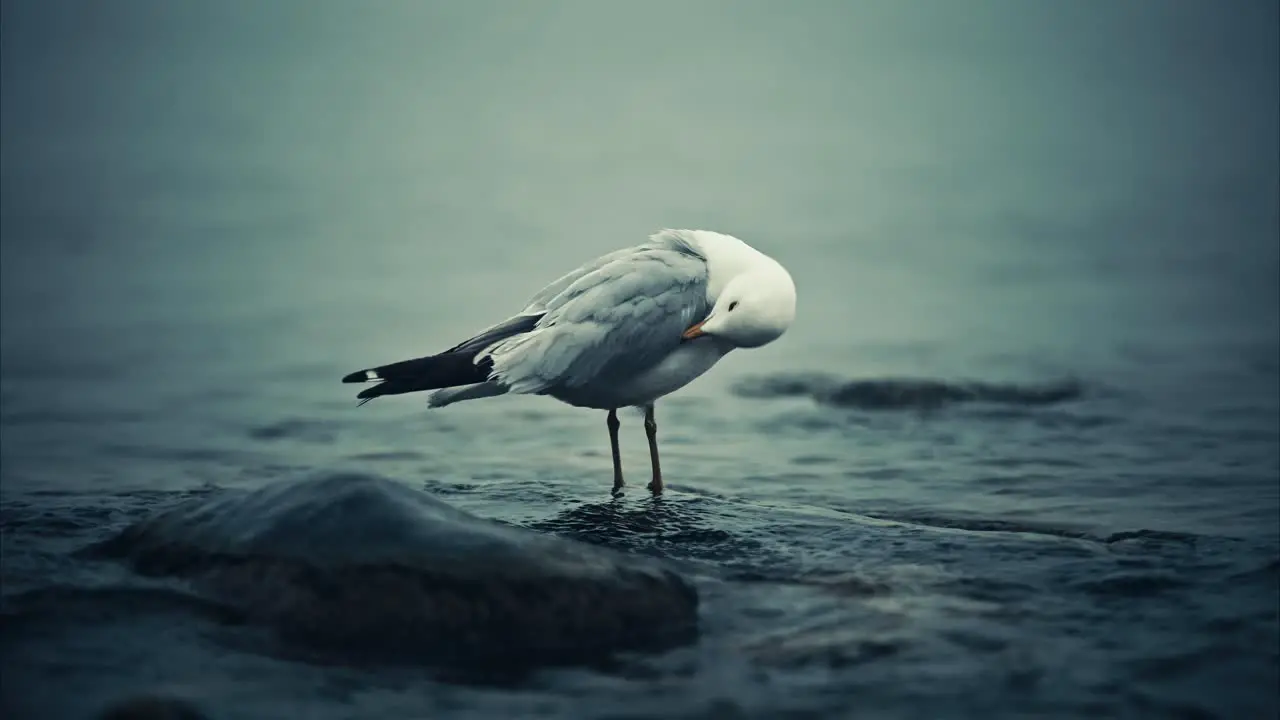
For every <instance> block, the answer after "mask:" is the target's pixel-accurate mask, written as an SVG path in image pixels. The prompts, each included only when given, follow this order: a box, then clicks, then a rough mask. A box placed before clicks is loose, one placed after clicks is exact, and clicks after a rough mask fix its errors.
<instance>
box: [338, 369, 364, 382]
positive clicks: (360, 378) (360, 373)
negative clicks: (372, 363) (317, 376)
mask: <svg viewBox="0 0 1280 720" xmlns="http://www.w3.org/2000/svg"><path fill="white" fill-rule="evenodd" d="M368 379H369V371H368V370H357V371H355V372H353V373H351V374H349V375H347V376H345V377H343V378H342V382H344V383H358V382H364V381H366V380H368Z"/></svg>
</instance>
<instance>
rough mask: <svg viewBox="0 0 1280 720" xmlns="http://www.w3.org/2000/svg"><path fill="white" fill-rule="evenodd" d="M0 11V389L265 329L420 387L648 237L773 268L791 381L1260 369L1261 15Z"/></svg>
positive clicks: (1028, 7)
mask: <svg viewBox="0 0 1280 720" xmlns="http://www.w3.org/2000/svg"><path fill="white" fill-rule="evenodd" d="M4 8H5V10H4V20H3V33H4V35H3V42H2V43H0V50H2V52H3V103H2V104H0V105H2V107H0V120H2V129H3V138H4V152H3V159H2V160H0V172H2V175H0V177H2V179H3V248H4V250H3V252H4V254H3V272H4V275H3V280H4V282H3V285H4V290H3V293H4V294H3V298H4V334H3V337H4V345H3V347H4V359H5V361H6V365H7V366H8V367H10V368H12V367H15V366H18V365H20V364H21V363H22V362H23V360H22V358H23V357H24V356H25V353H27V352H29V351H31V349H32V348H33V347H35V346H46V347H47V351H48V353H49V355H50V356H53V357H56V358H57V361H59V362H62V361H65V362H92V361H93V359H94V358H95V357H97V356H99V355H100V354H104V353H110V352H113V351H115V350H117V349H118V348H116V347H115V346H116V344H117V343H118V342H123V339H122V338H119V336H116V335H104V336H101V337H99V336H96V335H93V333H95V332H108V331H114V330H118V329H120V328H119V325H120V324H129V325H135V324H137V323H143V322H145V323H149V324H148V325H147V327H148V329H149V331H150V332H161V331H162V330H163V329H165V328H168V327H171V326H173V325H174V324H186V323H189V322H191V316H192V313H195V312H199V313H205V314H207V315H210V316H213V317H224V316H227V315H232V314H235V313H250V312H259V311H260V310H261V309H263V308H278V309H281V311H283V309H284V308H288V309H290V310H295V309H296V310H297V315H296V316H295V317H294V320H295V321H296V322H297V323H301V324H304V325H308V326H309V327H311V328H312V329H313V330H314V332H316V333H319V334H321V335H322V336H327V339H325V340H323V341H322V342H323V343H324V344H323V345H322V346H317V347H316V348H314V350H315V352H317V353H320V354H321V355H322V357H312V358H310V360H313V361H319V362H326V361H329V360H332V361H335V363H337V365H340V366H341V367H346V366H347V365H353V364H354V365H355V366H362V365H364V364H367V363H368V362H370V361H371V360H373V361H376V360H377V359H378V358H394V357H399V355H400V354H403V353H410V354H415V353H418V354H420V353H425V352H428V351H432V350H435V349H438V348H441V347H447V346H448V345H449V344H451V343H452V341H453V340H454V339H455V338H456V337H458V336H460V335H462V334H466V333H468V332H469V331H470V330H471V329H474V328H475V327H477V326H482V325H483V324H487V323H488V322H489V321H490V320H491V319H492V318H494V317H497V316H500V315H502V314H503V313H505V312H508V311H509V310H510V309H511V308H514V307H516V306H517V305H518V304H519V303H521V302H523V300H524V299H525V298H526V297H527V296H528V295H529V294H531V293H532V292H533V291H534V290H536V289H537V288H539V287H541V285H542V284H543V283H544V282H546V281H547V280H549V279H551V278H553V277H556V276H558V275H559V274H560V273H561V272H562V271H563V270H564V269H566V268H569V267H573V266H574V265H576V264H577V263H578V262H581V261H582V260H585V259H587V258H589V257H591V256H593V255H595V254H598V253H601V252H605V251H607V250H610V249H613V248H615V247H621V246H624V245H627V244H631V243H634V242H636V241H638V240H639V239H641V238H643V237H644V235H646V234H648V233H650V232H653V231H654V230H656V229H659V228H661V227H667V226H671V227H684V226H689V227H704V228H711V229H717V230H722V231H724V232H730V233H735V234H738V235H740V236H742V237H744V238H746V239H747V240H748V242H753V243H756V244H757V245H758V246H760V247H762V248H763V249H764V250H765V251H766V252H770V253H772V254H774V255H776V256H778V257H780V258H781V259H782V261H783V262H784V264H786V265H788V267H790V268H791V270H792V272H793V274H794V275H795V277H796V279H797V283H798V285H799V291H800V312H799V317H798V319H797V323H796V326H795V328H794V330H793V333H794V335H795V336H796V337H797V338H798V339H796V343H797V345H800V344H803V345H806V346H808V347H810V348H812V349H813V352H815V353H822V352H836V351H838V350H839V349H841V348H845V347H848V346H849V344H850V343H857V342H860V341H890V342H895V341H903V342H907V341H920V340H924V339H927V340H930V341H945V340H946V339H948V338H953V337H955V338H969V339H972V338H974V337H975V335H977V336H982V337H991V338H999V339H1001V340H1008V339H1009V338H1008V336H1010V335H1011V334H1016V335H1017V336H1018V338H1017V342H1019V343H1020V344H1021V345H1022V346H1024V347H1033V346H1038V345H1050V346H1065V347H1068V348H1071V349H1073V350H1074V351H1077V352H1079V353H1081V354H1082V355H1088V354H1089V353H1090V349H1091V348H1094V347H1097V346H1101V345H1103V344H1106V343H1129V344H1138V345H1141V344H1142V343H1144V342H1147V343H1157V344H1159V343H1170V342H1174V340H1173V339H1172V338H1181V337H1182V336H1183V335H1184V333H1183V332H1182V330H1181V328H1179V327H1177V326H1180V325H1185V324H1187V323H1195V324H1197V325H1198V326H1199V327H1200V330H1201V331H1202V332H1207V333H1211V334H1212V335H1213V336H1214V337H1213V338H1212V340H1213V341H1219V340H1221V341H1235V342H1240V341H1241V340H1242V339H1245V338H1249V339H1253V340H1255V341H1256V340H1257V339H1258V338H1260V337H1261V338H1264V339H1268V340H1270V341H1271V342H1274V338H1275V337H1276V335H1277V318H1278V317H1280V315H1278V314H1277V313H1278V312H1280V311H1278V310H1277V305H1278V303H1277V277H1278V276H1280V271H1278V270H1277V267H1278V263H1280V261H1278V259H1277V258H1278V257H1280V255H1278V243H1277V222H1278V221H1277V203H1276V199H1275V198H1276V196H1277V194H1278V193H1280V181H1278V179H1277V178H1278V176H1280V175H1278V171H1277V157H1278V156H1280V146H1278V144H1277V143H1278V140H1277V134H1278V133H1277V127H1278V124H1277V112H1280V111H1278V110H1277V108H1278V107H1280V94H1278V92H1280V91H1278V90H1277V88H1278V86H1280V81H1278V80H1277V60H1276V52H1277V51H1276V37H1277V8H1276V5H1275V4H1274V3H1271V2H1262V1H1258V2H1251V1H1241V2H1234V3H1225V4H1217V3H1204V2H1197V1H1192V0H1181V1H1173V2H1145V3H1108V2H1099V1H1095V0H1084V1H1082V2H1072V3H1028V2H1022V1H1020V0H1014V1H1011V2H983V3H977V2H971V3H948V2H934V1H926V2H916V3H897V2H859V3H846V2H819V1H817V0H809V1H807V2H800V3H795V4H787V5H786V6H785V7H783V6H782V5H780V4H778V3H771V2H724V3H716V2H699V3H677V2H670V3H667V2H654V3H643V4H639V3H634V4H627V3H621V2H585V1H584V2H547V3H513V2H474V3H472V2H468V3H443V2H436V3H430V2H420V3H413V2H398V3H397V2H385V3H379V4H378V5H377V7H376V10H375V9H372V8H370V7H367V6H364V5H359V4H355V3H348V2H271V3H252V2H225V3H224V2H218V3H197V2H133V1H128V2H113V3H89V2H85V3H79V2H65V1H57V2H50V3H30V2H26V3H15V2H5V4H4ZM975 277H977V278H978V279H979V281H977V282H975ZM1065 278H1069V279H1070V281H1069V282H1068V281H1064V279H1065ZM1001 285H1003V286H1009V285H1012V286H1018V287H1024V288H1031V289H1033V290H1034V295H1029V296H1028V299H1029V300H1030V299H1031V298H1034V301H1033V302H1034V305H1030V306H1029V305H1027V304H1022V303H1019V304H1008V305H1005V306H1003V307H1001V308H1000V310H999V312H998V313H992V312H991V311H990V307H989V306H990V302H989V301H988V300H986V299H985V298H984V297H983V296H984V295H989V294H990V293H992V292H994V291H993V290H991V288H993V287H997V286H1001ZM300 297H305V298H306V303H305V307H302V306H301V303H300V301H299V300H298V299H297V298H300ZM372 304H380V305H382V306H384V307H383V312H382V313H381V314H380V315H379V316H378V317H377V318H374V317H361V316H360V315H359V314H357V313H353V314H352V315H340V314H337V313H340V312H341V311H342V309H343V308H348V309H350V308H361V307H367V306H370V305H372ZM392 308H395V309H399V310H402V311H403V315H395V316H391V317H388V316H387V314H386V313H387V311H389V310H391V309H392ZM298 329H300V328H296V327H295V330H298ZM84 333H87V334H88V336H85V335H83V334H84ZM1258 333H1262V335H1259V334H1258ZM219 341H221V342H241V343H243V342H244V340H243V339H241V340H238V341H237V340H233V339H232V338H229V337H223V338H220V339H219ZM210 342H212V340H210ZM784 347H785V346H778V347H776V348H770V349H768V350H766V351H764V353H765V354H766V357H768V356H773V355H776V354H777V353H783V352H786V351H785V350H783V349H782V348H784ZM71 348H75V349H74V351H70V349H71ZM360 348H368V349H367V350H361V349H360ZM241 350H242V351H243V352H246V353H247V352H251V350H250V349H249V348H248V347H246V346H245V345H243V344H242V345H241ZM139 352H145V351H143V350H139ZM73 356H75V357H73ZM42 357H45V356H44V354H43V353H42ZM46 359H47V358H46ZM735 360H737V359H736V358H735ZM174 361H177V358H174ZM765 361H766V360H761V362H765ZM1082 361H1083V359H1082ZM742 362H748V361H745V360H744V361H742Z"/></svg>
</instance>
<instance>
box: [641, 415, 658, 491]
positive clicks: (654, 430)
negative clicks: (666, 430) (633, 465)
mask: <svg viewBox="0 0 1280 720" xmlns="http://www.w3.org/2000/svg"><path fill="white" fill-rule="evenodd" d="M644 434H645V435H646V436H648V438H649V463H650V464H651V465H653V480H652V481H650V482H649V489H650V490H651V491H653V494H654V495H661V494H662V463H660V462H658V420H657V418H655V417H654V412H653V405H645V406H644Z"/></svg>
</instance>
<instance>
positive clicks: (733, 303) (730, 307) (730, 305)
mask: <svg viewBox="0 0 1280 720" xmlns="http://www.w3.org/2000/svg"><path fill="white" fill-rule="evenodd" d="M736 307H738V301H737V300H734V301H733V302H731V303H729V309H730V310H733V309H734V308H736Z"/></svg>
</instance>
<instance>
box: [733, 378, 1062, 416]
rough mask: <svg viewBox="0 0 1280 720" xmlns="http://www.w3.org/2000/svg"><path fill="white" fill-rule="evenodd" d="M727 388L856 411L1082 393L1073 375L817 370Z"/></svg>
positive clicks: (1046, 400)
mask: <svg viewBox="0 0 1280 720" xmlns="http://www.w3.org/2000/svg"><path fill="white" fill-rule="evenodd" d="M733 390H734V392H735V393H737V394H738V395H740V396H742V397H749V398H778V397H811V398H813V399H814V400H816V401H817V402H819V403H821V404H823V405H831V406H835V407H847V408H857V409H861V410H901V409H932V408H938V407H943V406H946V405H952V404H955V403H962V402H978V403H996V404H1002V405H1052V404H1054V403H1060V402H1065V401H1068V400H1075V399H1076V398H1079V397H1081V395H1082V394H1083V388H1082V387H1081V385H1080V383H1079V382H1076V381H1074V380H1065V381H1061V382H1054V383H1045V384H1038V385H1032V384H1014V383H988V382H977V381H964V382H948V381H942V380H927V379H916V378H885V379H869V380H840V379H839V378H836V377H833V376H830V375H824V374H819V373H797V374H785V373H784V374H779V375H770V376H764V377H755V378H747V379H746V380H743V381H742V382H739V383H738V384H736V385H735V386H734V388H733Z"/></svg>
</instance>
